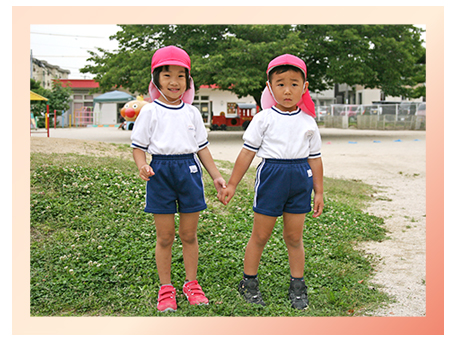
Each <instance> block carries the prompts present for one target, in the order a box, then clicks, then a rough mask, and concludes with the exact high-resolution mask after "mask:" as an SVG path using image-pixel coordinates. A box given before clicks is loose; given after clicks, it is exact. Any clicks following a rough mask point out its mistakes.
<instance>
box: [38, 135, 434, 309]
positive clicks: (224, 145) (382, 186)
mask: <svg viewBox="0 0 460 340" xmlns="http://www.w3.org/2000/svg"><path fill="white" fill-rule="evenodd" d="M320 131H321V136H322V140H323V147H322V155H323V163H324V175H325V176H327V177H333V178H344V179H357V180H362V181H363V182H365V183H368V184H371V185H373V186H375V187H376V188H377V189H378V190H379V193H378V194H377V197H376V198H377V199H376V200H375V201H374V202H373V203H372V205H371V206H370V207H369V208H368V212H369V213H371V214H373V215H376V216H380V217H383V218H384V219H385V228H386V229H387V230H388V236H389V237H390V239H389V240H387V241H384V242H380V243H377V242H370V243H367V244H364V245H362V247H363V249H364V250H365V251H366V252H367V253H370V254H374V255H376V256H377V257H378V258H380V261H379V264H378V266H377V268H376V269H377V270H376V275H375V278H374V283H375V284H376V285H381V286H382V287H383V290H384V291H385V292H387V293H388V294H390V295H392V296H394V297H395V299H396V301H397V302H396V303H394V304H392V305H390V306H389V307H388V308H382V309H381V310H378V311H377V312H376V313H375V314H373V315H375V316H425V312H426V297H425V293H426V289H425V288H426V286H425V280H426V267H425V263H426V258H425V249H426V247H425V240H426V238H425V230H426V205H425V198H426V182H425V181H426V172H425V164H426V162H425V150H426V138H425V132H424V131H369V130H366V131H362V130H352V129H348V130H341V129H320ZM130 134H131V132H130V131H123V130H119V129H117V128H72V129H56V130H54V129H51V130H50V138H46V134H45V133H37V134H33V135H32V137H31V143H30V151H31V152H48V153H52V152H55V153H64V152H74V153H79V154H87V155H110V154H112V155H114V154H120V153H121V151H120V150H119V149H117V147H116V144H117V143H125V144H129V143H130ZM242 134H243V132H242V131H212V132H209V141H210V145H209V148H210V150H211V153H212V154H213V156H214V158H215V159H221V160H228V161H232V162H234V161H235V159H236V157H237V155H238V153H239V151H240V150H241V145H242V139H241V137H242ZM44 137H45V138H44ZM107 143H108V144H107ZM124 155H125V156H124V157H127V158H131V156H130V154H129V153H128V154H126V152H124ZM258 162H259V160H258V159H257V158H256V159H255V160H254V163H253V164H254V165H255V164H258Z"/></svg>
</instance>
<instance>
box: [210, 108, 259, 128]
mask: <svg viewBox="0 0 460 340" xmlns="http://www.w3.org/2000/svg"><path fill="white" fill-rule="evenodd" d="M231 109H232V108H231ZM234 109H235V108H233V109H232V110H230V111H235V110H234ZM256 110H257V105H256V104H245V103H237V104H236V114H235V113H227V114H226V113H225V112H223V111H222V112H221V113H220V115H219V116H213V117H212V122H211V130H227V127H228V126H232V127H233V126H237V127H242V128H243V129H244V130H246V128H247V127H248V125H249V123H250V122H251V120H252V118H253V117H254V115H255V114H256Z"/></svg>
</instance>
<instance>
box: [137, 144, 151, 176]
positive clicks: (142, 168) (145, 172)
mask: <svg viewBox="0 0 460 340" xmlns="http://www.w3.org/2000/svg"><path fill="white" fill-rule="evenodd" d="M133 158H134V162H135V163H136V165H137V168H138V169H139V177H140V178H142V179H143V180H144V181H148V180H150V178H149V177H150V176H153V175H155V173H154V172H153V169H152V168H151V167H150V165H148V164H147V161H146V158H145V152H144V151H142V150H141V149H138V148H134V149H133Z"/></svg>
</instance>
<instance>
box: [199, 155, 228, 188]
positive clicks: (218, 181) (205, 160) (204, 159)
mask: <svg viewBox="0 0 460 340" xmlns="http://www.w3.org/2000/svg"><path fill="white" fill-rule="evenodd" d="M197 155H198V157H199V158H200V161H201V164H203V166H204V168H205V169H206V171H207V172H208V173H209V175H210V176H211V178H212V179H213V180H214V186H215V187H216V190H217V193H219V192H220V191H221V190H222V189H225V188H226V186H225V180H224V178H223V177H222V175H221V174H220V172H219V169H217V166H216V163H214V160H213V158H212V155H211V152H210V151H209V149H208V147H205V148H203V149H201V150H200V151H198V152H197Z"/></svg>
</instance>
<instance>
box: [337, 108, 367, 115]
mask: <svg viewBox="0 0 460 340" xmlns="http://www.w3.org/2000/svg"><path fill="white" fill-rule="evenodd" d="M363 111H364V110H363V107H362V106H361V105H345V106H344V107H343V108H342V111H340V115H341V116H348V117H355V116H357V115H361V114H363Z"/></svg>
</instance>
